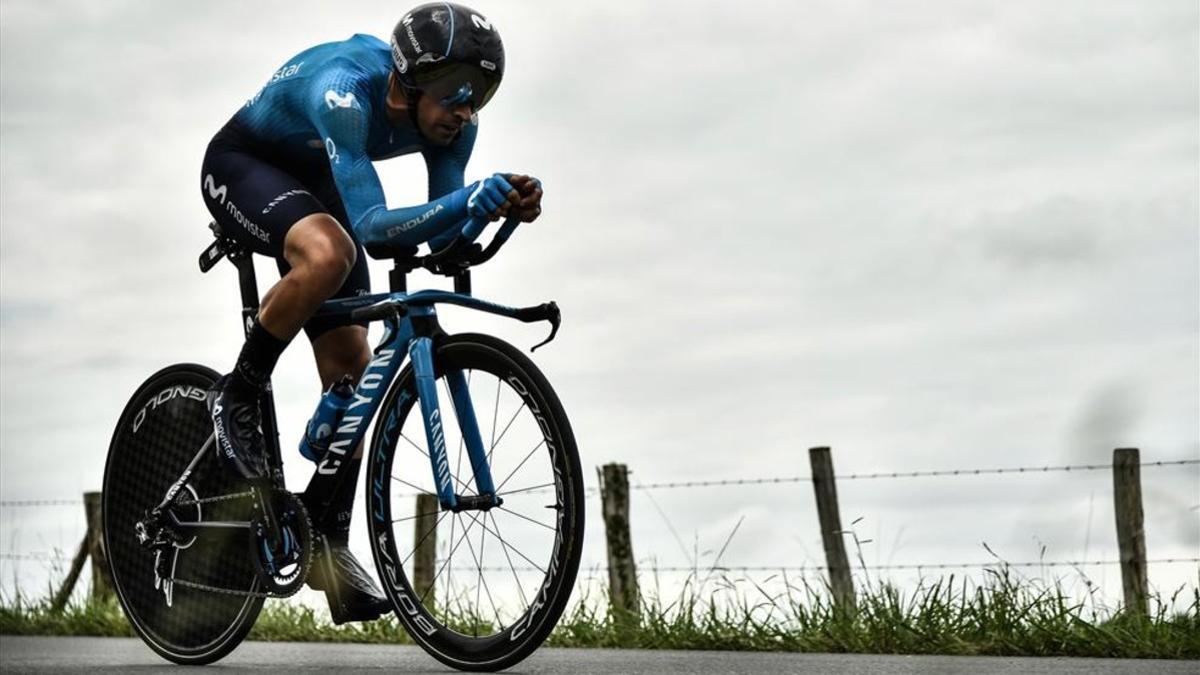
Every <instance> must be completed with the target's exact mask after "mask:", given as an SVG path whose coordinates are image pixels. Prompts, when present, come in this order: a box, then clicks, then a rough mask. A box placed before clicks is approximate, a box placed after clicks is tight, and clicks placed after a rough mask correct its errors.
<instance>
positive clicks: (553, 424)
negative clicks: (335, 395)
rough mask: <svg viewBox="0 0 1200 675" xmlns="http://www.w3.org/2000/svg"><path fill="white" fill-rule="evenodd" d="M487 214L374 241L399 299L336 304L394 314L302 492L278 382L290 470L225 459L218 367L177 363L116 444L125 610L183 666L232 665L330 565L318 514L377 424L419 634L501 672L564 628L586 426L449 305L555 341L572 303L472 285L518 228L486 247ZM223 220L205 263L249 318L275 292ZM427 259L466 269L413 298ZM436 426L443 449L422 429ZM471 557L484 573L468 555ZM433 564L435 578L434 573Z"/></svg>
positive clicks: (382, 531) (378, 520)
mask: <svg viewBox="0 0 1200 675" xmlns="http://www.w3.org/2000/svg"><path fill="white" fill-rule="evenodd" d="M486 224H487V223H486V221H480V220H472V221H469V222H468V224H467V225H466V226H465V227H464V228H463V230H462V232H461V233H460V234H459V235H458V236H456V237H455V238H454V240H453V241H452V242H450V243H449V244H447V245H446V246H444V247H442V248H440V249H439V250H437V251H435V252H432V253H430V254H428V255H426V256H417V255H416V249H415V248H388V247H368V249H367V251H368V254H369V255H371V256H372V257H374V258H377V259H392V260H394V262H395V267H394V268H393V269H392V270H391V273H390V275H389V278H390V292H389V293H380V294H373V295H367V296H362V297H355V298H342V299H337V300H330V301H328V302H326V303H324V305H322V307H321V309H320V310H319V312H318V313H319V314H321V315H338V316H345V315H349V316H350V318H352V319H354V320H368V321H383V322H384V335H383V337H382V338H381V340H380V341H379V344H378V346H377V347H376V348H375V350H374V352H373V358H372V360H371V362H370V364H369V365H368V366H367V368H366V370H365V371H364V372H363V374H362V376H361V377H360V378H359V380H358V382H357V386H356V387H355V390H354V398H353V401H352V402H351V403H350V405H349V407H348V409H347V410H346V412H345V414H344V416H343V417H342V418H341V420H340V422H339V423H338V424H337V426H336V428H335V429H334V430H333V434H332V436H331V437H330V439H329V441H330V442H329V443H328V449H327V450H326V451H325V454H324V456H323V457H321V458H320V462H319V463H318V464H317V466H316V469H315V470H314V473H313V476H312V478H311V479H310V481H309V483H308V485H307V487H306V489H305V490H304V491H303V492H301V493H293V492H289V491H288V490H287V489H286V487H285V485H284V481H283V474H282V471H281V470H280V467H281V466H282V455H281V452H280V447H279V433H278V424H277V420H276V417H275V407H274V399H273V394H272V390H271V388H270V386H268V387H267V388H266V391H264V393H263V395H262V398H261V400H260V406H261V410H262V430H263V436H264V439H265V440H266V445H267V447H268V450H269V451H268V455H269V457H268V460H269V465H270V466H271V467H272V478H271V479H270V481H269V483H270V484H269V485H265V486H261V485H248V484H246V483H242V482H240V480H239V479H236V478H235V477H234V476H233V475H232V474H231V473H229V472H228V471H227V470H226V469H224V468H223V467H222V466H221V465H220V464H219V463H218V459H217V457H216V452H215V450H214V445H215V444H214V436H213V429H212V421H211V417H210V413H209V411H208V408H207V398H208V394H207V391H208V389H209V387H210V386H211V385H212V383H213V382H214V381H215V380H216V379H217V377H218V374H217V372H216V371H214V370H212V369H210V368H207V367H205V366H201V365H197V364H190V363H182V364H176V365H172V366H169V367H167V368H164V369H162V370H160V371H159V372H157V373H155V374H154V375H152V376H151V377H150V378H149V379H148V380H146V382H144V383H143V384H142V385H141V386H140V387H139V388H138V390H137V392H136V393H135V394H134V395H133V397H132V398H131V399H130V401H129V403H128V404H127V405H126V407H125V409H124V412H123V413H122V414H121V417H120V421H119V422H118V424H117V428H116V430H115V432H114V433H113V438H112V443H111V445H110V447H109V453H108V461H107V464H106V467H105V473H104V488H103V495H104V496H103V502H104V503H103V513H104V542H105V546H106V547H107V550H108V559H109V562H110V565H111V568H112V577H113V582H114V585H115V587H116V591H117V597H118V599H119V601H120V604H121V607H122V609H123V610H124V612H125V614H126V616H127V617H128V618H129V621H130V623H131V624H132V625H133V628H134V630H135V631H136V632H137V633H138V635H139V636H140V637H141V638H142V639H143V640H144V641H145V642H146V644H147V645H149V646H150V648H151V649H153V650H154V651H155V652H157V653H158V654H160V655H161V656H163V657H164V658H166V659H167V660H170V661H173V662H175V663H180V664H206V663H212V662H214V661H216V660H218V659H220V658H222V657H224V656H225V655H227V654H228V653H229V652H230V651H232V650H233V649H234V648H235V647H237V645H238V644H239V643H240V642H241V641H242V640H243V639H244V638H245V637H246V635H247V633H249V631H250V628H251V627H252V626H253V624H254V622H255V620H256V619H257V617H258V615H259V612H260V611H261V609H262V605H263V602H264V600H265V599H266V598H272V597H287V596H289V595H291V594H293V593H295V592H296V591H298V590H299V589H300V587H301V586H302V585H303V584H304V581H305V580H306V578H307V576H308V572H309V571H310V569H311V568H312V565H313V564H315V562H314V561H318V560H322V559H323V556H320V555H319V552H320V550H321V547H322V546H323V540H322V538H321V536H320V535H319V534H317V532H319V531H322V529H323V528H322V527H318V526H319V525H323V524H325V522H326V521H325V519H326V518H329V517H331V515H332V514H331V513H329V511H331V510H330V509H327V508H326V507H327V506H328V498H329V497H330V495H332V494H333V492H334V489H335V488H336V486H337V485H338V483H339V481H340V480H341V479H342V477H343V476H344V475H345V474H346V472H345V471H343V470H342V469H343V467H345V466H348V464H347V463H346V462H343V461H341V460H342V459H344V458H346V457H347V453H350V452H353V450H354V449H355V448H356V447H358V444H359V442H360V441H361V440H362V439H363V437H364V436H365V434H366V430H367V428H368V427H369V426H371V423H372V421H373V420H374V421H375V425H374V433H373V435H372V438H371V443H370V445H369V446H368V448H367V450H366V454H367V474H366V485H367V489H365V490H364V492H365V495H364V497H365V500H366V507H367V514H368V517H367V523H368V528H369V533H370V542H371V552H372V556H373V558H374V561H375V566H376V569H377V570H378V571H379V577H380V582H381V586H382V587H383V589H384V591H385V593H386V594H387V596H388V598H389V599H390V600H391V602H392V605H393V610H394V613H395V615H396V617H397V618H398V619H399V622H400V624H401V625H403V626H404V628H405V629H406V630H407V632H408V633H409V635H411V637H412V639H413V640H414V641H415V642H416V643H417V644H418V645H420V646H421V647H422V648H424V649H425V651H426V652H428V653H429V654H430V655H432V656H433V657H434V658H435V659H437V660H439V661H441V662H442V663H444V664H446V665H449V666H451V667H453V668H458V669H461V670H499V669H503V668H507V667H509V666H512V665H513V664H515V663H518V662H519V661H521V660H522V659H524V658H525V657H527V656H528V655H529V654H530V653H532V652H533V651H534V650H535V649H537V647H538V646H539V645H540V644H541V643H542V642H543V641H544V640H545V638H546V637H547V636H548V635H549V633H550V631H551V630H552V629H553V627H554V625H555V624H556V623H557V621H558V619H559V617H560V616H561V614H562V611H563V609H564V608H565V606H566V603H567V601H568V599H569V597H570V594H571V590H572V587H573V585H574V581H575V577H576V573H577V571H578V567H579V558H580V551H581V548H582V544H583V522H584V503H583V500H584V490H583V482H582V474H581V470H580V464H579V455H578V451H577V448H576V445H575V439H574V436H573V434H572V432H571V426H570V423H569V421H568V419H567V416H566V413H565V412H564V410H563V408H562V405H561V403H560V402H559V400H558V397H557V395H556V394H555V393H554V390H553V389H552V388H551V387H550V384H549V382H548V381H547V380H546V378H545V377H544V376H543V375H542V374H541V372H540V371H539V370H538V369H537V367H536V366H534V364H533V362H532V361H530V359H529V358H528V357H526V356H525V355H524V354H523V353H522V352H521V351H519V350H518V349H517V348H515V347H513V346H511V345H509V344H508V343H506V342H504V341H502V340H500V339H498V338H495V337H492V336H489V335H484V334H473V333H464V334H457V335H450V334H447V333H445V332H444V331H443V330H442V328H441V326H440V325H439V323H438V318H437V311H436V306H437V305H439V304H450V305H457V306H460V307H465V308H468V309H472V310H477V311H482V312H487V313H490V314H495V315H499V316H504V317H509V318H513V319H516V320H519V321H522V322H525V323H531V322H540V321H546V322H548V323H549V324H550V335H549V336H548V337H547V338H546V339H545V340H544V341H542V342H541V343H539V344H538V345H536V346H535V347H534V348H533V349H535V350H536V349H537V348H538V347H541V346H542V345H545V344H547V343H548V342H550V341H551V340H553V339H554V337H555V335H556V334H557V332H558V328H559V325H560V323H561V315H560V312H559V309H558V306H557V305H556V304H555V303H554V302H548V303H544V304H541V305H536V306H530V307H522V308H514V307H506V306H503V305H498V304H494V303H491V302H487V301H484V300H480V299H477V298H475V297H473V296H472V295H471V282H470V268H471V267H472V266H475V265H478V264H481V263H483V262H486V261H487V260H488V259H490V258H491V257H492V256H494V255H495V254H496V252H497V251H498V250H499V248H500V247H501V246H502V245H503V244H504V242H505V241H507V240H508V238H509V236H510V235H511V234H512V232H513V230H514V229H515V228H516V226H517V222H516V221H515V220H512V219H510V220H508V221H506V222H505V223H504V224H503V226H501V227H500V229H499V230H498V232H497V233H496V235H495V237H494V238H493V239H492V241H491V242H490V243H489V245H488V246H487V248H483V247H482V246H481V245H480V244H477V243H475V240H476V239H477V238H478V237H479V235H480V233H481V232H482V230H483V228H484V225H486ZM209 227H210V228H212V229H213V233H214V235H215V236H216V240H215V241H214V242H213V243H212V244H210V245H209V246H208V247H207V248H206V249H205V250H204V252H203V253H202V254H201V256H200V267H201V270H202V271H204V272H207V271H209V270H210V269H212V268H213V267H214V266H215V265H216V264H217V263H218V262H219V261H220V260H221V259H222V258H227V259H229V260H230V261H231V262H233V263H234V265H235V266H236V267H237V269H238V277H239V284H240V289H241V296H242V305H243V307H242V318H243V325H244V327H245V329H246V330H248V329H249V325H250V320H251V319H252V318H253V317H254V316H255V315H256V314H257V311H258V303H259V298H258V289H257V282H256V280H255V274H254V266H253V264H252V262H251V259H250V255H251V254H250V252H249V251H248V250H246V249H244V248H242V247H241V246H239V245H238V244H237V243H236V242H234V241H233V240H232V239H230V238H228V237H226V236H223V235H222V233H221V232H220V230H219V228H218V227H217V226H216V224H215V223H213V224H210V226H209ZM418 268H424V269H426V270H428V271H430V272H433V273H434V274H440V275H445V276H450V277H452V278H453V279H454V292H447V291H438V290H422V291H418V292H415V293H412V294H409V293H408V292H407V275H408V273H409V272H411V271H413V270H415V269H418ZM405 355H407V356H408V359H407V360H406V359H405ZM406 361H407V362H406ZM402 364H404V367H403V368H401V365H402ZM439 383H440V384H439ZM439 391H441V392H444V397H443V396H442V394H441V393H439ZM443 401H449V403H450V405H449V406H443V405H442V402H443ZM510 412H511V415H510V414H509V413H510ZM410 413H414V414H411V415H410ZM480 413H482V414H480ZM502 413H503V414H502ZM489 414H490V418H491V419H490V424H487V425H481V422H484V423H486V422H488V420H487V417H488V415H489ZM451 418H452V419H451ZM417 427H420V428H419V429H418V428H417ZM485 434H486V435H487V438H488V440H487V442H486V444H485V441H484V435H485ZM420 435H423V436H424V441H425V445H424V447H422V445H421V444H420V443H419V442H418V441H417V440H414V439H416V438H419V436H420ZM455 441H457V445H458V456H457V459H456V461H455V464H454V465H453V466H452V465H451V458H450V451H449V450H448V448H452V447H454V444H455ZM464 448H465V450H466V454H467V456H468V466H467V467H466V468H465V470H464V467H463V462H462V459H463V457H462V455H463V450H464ZM514 449H515V450H514ZM422 456H423V457H424V458H425V461H424V462H415V463H414V462H410V461H407V460H409V459H410V458H411V459H416V458H419V457H422ZM414 464H415V466H414ZM421 467H429V468H421ZM414 495H415V496H416V499H415V500H413V499H412V497H413V496H414ZM547 510H550V511H552V513H551V514H549V515H547ZM446 520H449V530H450V533H449V534H450V536H449V538H448V539H446V540H445V544H444V545H442V546H441V549H440V550H441V554H440V557H441V560H438V559H437V558H438V557H439V551H438V548H437V547H436V545H434V544H433V542H434V541H437V540H439V539H441V537H439V536H438V531H439V529H441V530H443V531H444V530H445V529H446V526H445V525H444V524H443V523H444V521H446ZM439 526H440V528H439ZM409 542H411V544H410V543H409ZM464 543H465V549H466V551H465V553H467V554H469V558H468V557H467V556H464V555H461V553H463V551H461V550H460V549H463V548H464ZM456 553H458V554H460V555H459V558H458V560H459V562H460V563H462V562H463V561H464V560H465V561H466V563H467V565H466V566H465V567H463V566H456V565H454V563H453V560H454V557H455V554H456ZM422 560H423V561H424V567H423V569H424V570H426V572H423V573H422V578H414V575H415V573H416V572H418V571H420V570H419V568H420V565H419V562H420V561H422ZM431 562H432V565H433V566H431ZM430 570H432V572H433V574H432V578H430V572H429V571H430ZM464 571H465V572H467V574H463V572H464ZM464 577H465V581H464ZM456 582H457V583H456ZM513 607H516V608H517V609H515V610H513Z"/></svg>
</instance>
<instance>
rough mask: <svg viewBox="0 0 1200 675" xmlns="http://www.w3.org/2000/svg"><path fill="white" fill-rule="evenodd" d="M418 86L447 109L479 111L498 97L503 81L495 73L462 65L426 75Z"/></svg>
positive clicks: (431, 71) (418, 82) (419, 81)
mask: <svg viewBox="0 0 1200 675" xmlns="http://www.w3.org/2000/svg"><path fill="white" fill-rule="evenodd" d="M417 85H418V86H419V87H420V88H421V89H422V90H424V92H425V93H426V94H428V95H430V96H432V97H433V99H434V100H436V101H437V102H439V103H441V104H442V105H443V106H446V107H447V108H452V107H455V106H459V105H463V104H469V105H470V106H471V108H472V109H473V110H474V111H478V110H479V109H480V108H482V107H483V106H484V105H486V104H487V102H488V101H489V100H491V98H492V95H494V94H495V93H496V89H497V88H498V87H499V86H500V79H499V78H498V77H497V76H496V75H495V74H494V73H488V72H486V71H484V70H482V69H480V68H475V67H473V66H467V65H462V64H458V65H455V66H450V67H447V68H439V69H437V70H430V71H428V72H427V73H423V74H422V76H420V77H418V78H417Z"/></svg>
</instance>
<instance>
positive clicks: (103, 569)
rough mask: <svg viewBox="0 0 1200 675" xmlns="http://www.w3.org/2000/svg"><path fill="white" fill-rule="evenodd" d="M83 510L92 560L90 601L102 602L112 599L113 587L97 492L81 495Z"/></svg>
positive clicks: (102, 517) (100, 504) (89, 554)
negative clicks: (85, 516) (85, 515)
mask: <svg viewBox="0 0 1200 675" xmlns="http://www.w3.org/2000/svg"><path fill="white" fill-rule="evenodd" d="M83 510H84V511H85V512H86V513H87V528H88V545H87V546H88V556H89V557H90V558H91V559H92V599H93V600H101V601H103V600H106V599H108V598H111V597H112V595H113V585H112V572H111V571H110V570H109V567H108V551H106V550H105V548H104V513H103V509H102V502H101V500H100V493H99V492H85V493H83Z"/></svg>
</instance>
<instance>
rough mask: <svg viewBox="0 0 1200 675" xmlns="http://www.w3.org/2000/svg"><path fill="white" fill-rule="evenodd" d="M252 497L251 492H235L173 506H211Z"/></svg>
mask: <svg viewBox="0 0 1200 675" xmlns="http://www.w3.org/2000/svg"><path fill="white" fill-rule="evenodd" d="M253 496H254V491H253V490H246V491H245V492H235V493H233V494H230V495H220V496H218V497H201V498H199V499H193V500H191V501H187V502H174V504H173V506H193V505H195V504H212V503H214V502H227V501H232V500H234V499H245V498H246V497H253Z"/></svg>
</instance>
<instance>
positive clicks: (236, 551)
mask: <svg viewBox="0 0 1200 675" xmlns="http://www.w3.org/2000/svg"><path fill="white" fill-rule="evenodd" d="M216 379H217V373H216V372H215V371H213V370H212V369H210V368H206V367H204V366H200V365H195V364H178V365H173V366H170V367H167V368H164V369H163V370H160V371H159V372H157V373H155V374H154V375H152V376H151V377H150V379H148V380H147V381H146V382H145V383H143V384H142V386H141V387H140V388H138V390H137V392H136V393H135V394H134V395H133V398H131V399H130V400H129V403H128V404H127V405H126V406H125V411H124V412H123V413H122V414H121V419H120V422H118V424H117V429H116V431H115V432H114V433H113V438H112V443H111V445H110V446H109V450H108V463H107V465H106V466H105V470H104V491H103V502H104V503H103V514H104V543H105V547H106V548H107V550H108V560H109V564H110V567H111V568H112V576H113V584H114V586H115V587H116V590H117V597H118V598H119V599H120V602H121V607H122V608H123V609H124V610H125V615H126V616H127V617H129V622H130V623H131V624H132V625H133V628H134V630H136V631H137V633H138V635H140V636H141V638H142V639H143V640H144V641H145V642H146V644H147V645H149V646H150V647H151V648H152V649H153V650H154V651H156V652H158V653H159V654H160V655H161V656H163V657H164V658H166V659H167V660H170V661H174V662H175V663H182V664H205V663H212V662H213V661H216V660H217V659H220V658H221V657H223V656H225V655H226V654H228V653H229V652H230V651H232V650H233V648H234V647H236V646H237V645H238V644H239V643H240V642H241V641H242V640H243V639H244V638H245V637H246V634H247V633H248V632H249V631H250V628H251V626H253V625H254V621H255V619H257V618H258V613H259V611H260V610H261V609H262V603H263V598H262V597H256V596H255V595H253V594H254V593H257V592H258V590H259V586H260V581H259V579H258V573H257V571H256V568H255V566H254V564H253V562H252V560H251V557H250V556H249V555H248V553H249V549H248V548H247V542H248V535H247V532H246V531H245V530H236V531H231V532H230V534H228V535H223V536H213V535H211V534H208V533H204V534H200V535H198V536H186V537H179V538H176V539H174V540H173V541H172V542H170V543H168V544H166V545H165V546H159V547H158V548H156V549H155V550H148V549H147V548H146V547H144V546H143V545H142V544H141V543H139V537H138V524H139V523H141V522H143V521H144V520H145V518H146V515H147V512H148V511H149V510H150V509H152V508H154V507H156V506H158V505H159V504H160V503H161V502H162V500H163V498H164V497H165V496H166V493H167V490H168V489H169V488H170V487H171V486H172V485H173V484H174V483H175V482H176V481H177V480H178V479H179V477H180V476H181V475H182V474H183V472H184V471H185V470H186V469H187V467H188V464H189V463H190V462H191V461H192V459H193V458H194V457H195V456H196V454H197V452H199V451H200V449H201V448H203V447H204V446H205V444H206V443H207V442H208V440H209V438H210V437H211V436H212V433H213V426H212V418H211V417H210V416H209V412H208V406H207V398H208V393H207V392H208V388H209V386H211V385H212V383H213V382H214V381H216ZM204 455H205V456H204V457H202V458H201V460H200V462H199V464H198V465H197V466H196V468H195V470H194V471H193V472H192V474H191V475H190V476H189V477H188V480H187V482H186V483H185V484H184V486H183V488H182V489H181V490H179V492H178V494H177V495H176V497H175V499H174V500H173V504H175V505H174V506H172V507H170V508H169V509H168V511H170V512H171V513H173V514H174V515H175V516H176V517H177V518H178V519H179V520H181V521H193V522H195V521H201V522H203V521H237V520H242V521H244V520H246V516H247V507H248V503H249V502H248V501H247V499H246V498H237V497H233V498H229V499H223V500H216V501H206V500H208V499H211V498H213V497H222V496H230V495H232V494H235V493H237V492H238V489H239V486H238V484H237V483H236V481H234V480H231V477H230V476H229V474H228V473H227V472H226V471H224V470H223V469H222V467H221V466H219V465H218V463H217V456H216V452H215V450H213V449H212V448H211V445H210V446H209V450H208V451H207V452H205V453H204ZM205 532H207V531H205ZM188 583H194V584H202V585H207V586H211V587H214V588H222V589H226V590H227V591H233V592H224V593H222V592H215V591H212V590H200V589H198V588H196V587H194V586H189V585H187V584H188Z"/></svg>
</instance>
